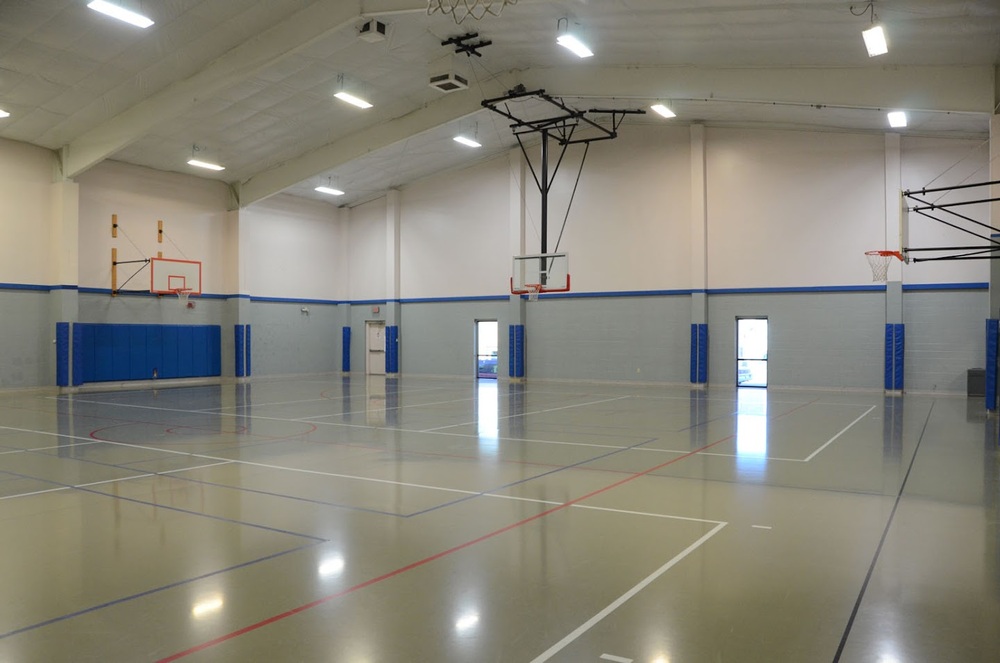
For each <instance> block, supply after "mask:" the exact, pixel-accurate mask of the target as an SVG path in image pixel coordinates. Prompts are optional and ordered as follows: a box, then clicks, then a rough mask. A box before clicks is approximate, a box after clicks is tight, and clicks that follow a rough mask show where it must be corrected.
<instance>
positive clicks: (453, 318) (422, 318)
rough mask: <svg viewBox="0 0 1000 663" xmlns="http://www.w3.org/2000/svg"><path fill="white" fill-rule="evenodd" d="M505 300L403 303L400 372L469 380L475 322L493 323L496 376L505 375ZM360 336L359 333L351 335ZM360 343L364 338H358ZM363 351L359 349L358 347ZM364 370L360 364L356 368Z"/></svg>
mask: <svg viewBox="0 0 1000 663" xmlns="http://www.w3.org/2000/svg"><path fill="white" fill-rule="evenodd" d="M508 310H509V304H508V302H507V301H506V300H502V301H501V300H496V301H478V302H476V301H473V302H427V303H413V304H403V305H402V307H401V314H400V324H399V345H400V351H399V363H400V366H399V368H400V372H402V373H404V374H406V373H420V374H424V375H465V376H469V377H473V376H474V374H475V369H476V362H475V354H476V347H475V324H476V320H497V321H498V330H497V335H498V340H499V351H498V353H497V354H498V356H497V374H498V375H500V376H505V375H507V373H508V370H507V366H508V347H507V346H508V341H507V333H508V332H507V329H508V325H509V319H508ZM355 333H360V334H364V330H363V329H362V330H361V332H355ZM359 339H360V341H361V344H362V346H363V344H364V337H363V336H360V337H359ZM362 349H363V347H362ZM358 370H362V371H363V370H364V364H360V365H359V366H358Z"/></svg>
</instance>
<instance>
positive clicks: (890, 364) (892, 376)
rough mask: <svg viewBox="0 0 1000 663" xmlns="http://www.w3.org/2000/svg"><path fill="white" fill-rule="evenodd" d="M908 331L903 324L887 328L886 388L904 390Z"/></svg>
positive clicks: (891, 324)
mask: <svg viewBox="0 0 1000 663" xmlns="http://www.w3.org/2000/svg"><path fill="white" fill-rule="evenodd" d="M905 349H906V331H905V328H904V326H903V325H902V324H894V323H888V324H886V326H885V380H884V382H885V388H886V390H895V391H902V390H903V367H904V366H905V365H906V364H905V361H906V353H905Z"/></svg>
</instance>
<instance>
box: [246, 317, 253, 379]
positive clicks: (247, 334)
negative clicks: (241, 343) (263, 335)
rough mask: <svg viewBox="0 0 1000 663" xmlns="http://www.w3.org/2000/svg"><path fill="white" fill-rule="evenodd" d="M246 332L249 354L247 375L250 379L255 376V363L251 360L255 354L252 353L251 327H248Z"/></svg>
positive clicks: (247, 354)
mask: <svg viewBox="0 0 1000 663" xmlns="http://www.w3.org/2000/svg"><path fill="white" fill-rule="evenodd" d="M246 330H247V333H246V349H247V353H246V366H247V369H246V373H247V377H250V376H251V375H252V374H253V363H252V362H251V361H250V360H251V358H252V357H253V353H252V352H251V351H250V325H247V326H246Z"/></svg>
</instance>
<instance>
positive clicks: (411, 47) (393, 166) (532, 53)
mask: <svg viewBox="0 0 1000 663" xmlns="http://www.w3.org/2000/svg"><path fill="white" fill-rule="evenodd" d="M117 1H118V2H119V4H122V5H123V6H126V7H128V8H131V9H134V10H136V11H140V12H141V13H143V14H145V15H147V16H149V17H150V18H152V19H153V20H154V21H156V23H155V25H154V26H153V27H151V28H149V29H147V30H141V29H138V28H134V27H132V26H129V25H126V24H124V23H120V22H117V21H114V20H111V19H108V18H106V17H104V16H102V15H100V14H97V13H96V12H93V11H91V10H89V9H88V8H87V7H86V2H87V0H0V109H4V110H6V111H8V112H10V113H11V117H9V118H6V119H0V137H4V138H8V139H11V140H17V141H23V142H27V143H32V144H35V145H39V146H43V147H46V148H50V149H52V150H59V151H60V155H61V162H62V167H63V172H64V174H65V175H66V176H69V177H74V176H76V175H78V174H79V173H81V172H83V171H84V170H86V169H87V168H89V167H91V166H92V165H93V164H95V163H99V162H100V161H101V160H104V159H114V160H119V161H123V162H127V163H132V164H137V165H142V166H148V167H151V168H157V169H160V170H167V171H179V172H192V173H194V174H197V175H199V176H203V177H208V178H213V179H219V180H222V181H225V182H227V183H230V184H232V185H233V190H234V194H235V195H236V196H237V198H238V200H239V204H241V205H247V204H250V203H252V202H254V201H256V200H259V199H261V198H264V197H267V196H269V195H273V194H275V193H278V192H284V193H288V194H292V195H297V196H305V197H311V198H318V199H323V200H327V201H329V202H331V203H332V204H348V205H353V204H357V203H360V202H363V201H365V200H370V199H372V198H374V197H377V196H378V195H381V194H382V193H383V192H384V191H385V190H386V189H388V188H391V187H398V186H402V185H405V184H406V183H408V182H412V181H414V180H416V179H419V178H421V177H425V176H427V175H430V174H433V173H435V172H439V171H442V170H447V169H453V168H458V167H461V166H463V165H464V164H466V163H469V162H471V161H475V160H480V159H483V158H486V157H488V156H491V155H493V154H497V153H499V152H503V151H505V150H508V149H510V148H511V147H512V146H514V145H516V143H515V141H514V139H513V137H512V136H511V132H510V130H509V128H508V124H509V122H508V121H507V120H506V119H504V118H502V117H500V116H498V115H496V114H494V113H491V112H489V111H487V110H484V109H482V106H481V103H480V102H481V101H482V100H483V99H484V98H487V97H497V96H501V95H503V94H504V93H505V92H506V91H507V90H508V89H510V88H512V87H513V86H515V85H517V84H524V85H526V87H528V89H537V88H544V89H546V90H547V91H548V92H549V93H550V94H553V95H556V96H559V97H561V98H563V99H564V100H565V101H566V102H567V103H568V104H570V105H572V106H574V107H577V108H580V109H589V108H595V107H599V108H646V107H648V105H649V104H650V103H651V102H653V101H655V100H658V99H665V100H669V101H670V102H671V104H672V106H673V107H674V110H675V111H676V112H677V114H678V117H677V118H675V119H673V120H669V122H673V123H676V124H686V123H691V122H704V123H706V124H708V125H709V126H750V127H784V128H803V129H812V130H825V131H838V130H840V131H873V132H882V131H885V130H886V122H885V110H887V109H892V108H903V109H906V110H908V111H910V116H911V118H910V126H909V127H908V128H907V129H906V131H907V132H913V133H921V134H929V135H953V136H974V137H986V135H987V134H988V127H989V115H990V113H991V112H992V111H993V109H994V106H995V103H996V96H995V92H994V73H995V71H996V69H995V67H996V65H998V64H1000V1H998V0H876V2H875V10H876V12H877V14H878V17H879V18H880V19H881V21H882V22H883V24H884V25H885V27H886V31H887V33H888V38H889V42H890V52H889V54H887V55H884V56H880V57H878V58H869V57H868V56H867V54H866V53H865V50H864V47H863V43H862V40H861V35H860V32H861V30H862V29H863V28H864V27H866V26H867V25H868V23H869V18H868V16H867V15H866V16H862V17H858V16H854V15H852V13H851V2H850V1H848V2H829V1H824V0H798V1H794V0H792V1H767V0H520V1H519V2H517V3H516V4H515V5H513V6H509V7H507V8H506V9H505V10H504V11H503V13H502V15H501V16H499V17H495V16H489V15H488V16H486V17H484V18H483V19H482V20H481V21H477V20H475V19H467V20H466V21H465V22H464V23H463V24H462V25H460V26H459V25H456V23H455V21H454V20H453V19H452V18H451V17H449V16H445V15H442V14H440V13H435V14H433V15H428V12H427V3H426V1H425V0H316V1H310V0H268V1H266V2H263V1H258V0H117ZM865 4H866V3H864V2H855V10H856V11H857V10H859V9H860V8H861V7H864V6H865ZM372 16H377V17H378V18H379V19H380V20H382V21H384V22H385V23H387V24H388V26H389V32H388V38H387V39H386V40H385V41H383V42H378V43H369V42H366V41H362V40H360V39H359V38H358V28H359V26H360V25H361V24H362V23H363V22H364V20H365V17H372ZM563 18H566V19H568V20H567V21H564V22H568V23H569V24H571V25H573V26H577V27H578V28H579V29H580V30H581V31H582V32H583V34H584V35H585V37H586V39H587V40H588V42H589V43H590V44H591V46H592V48H593V49H594V51H595V52H596V55H595V57H593V58H589V59H587V60H578V59H577V58H575V57H574V56H572V55H571V54H569V53H568V52H566V51H564V50H563V49H561V48H559V47H558V46H556V45H555V43H554V39H555V35H556V32H557V26H558V24H559V23H560V19H563ZM466 32H479V34H480V37H481V38H483V39H489V40H492V42H493V44H492V45H490V46H486V47H484V48H483V49H482V50H481V52H482V57H467V56H465V55H455V56H454V57H453V58H452V60H453V62H454V66H455V67H456V68H457V70H458V71H460V72H461V73H462V74H463V75H465V76H466V77H467V78H468V79H469V80H470V83H471V85H470V89H469V90H466V91H460V92H453V93H450V94H447V95H445V94H442V93H440V92H438V91H436V90H434V89H432V88H430V87H429V86H428V84H427V82H428V76H429V73H431V71H432V70H433V69H435V68H436V67H440V66H441V60H442V59H445V60H447V59H448V57H447V56H448V55H449V54H450V53H452V52H453V49H452V48H451V47H444V46H442V45H441V41H443V40H445V39H447V38H449V37H453V36H457V35H461V34H465V33H466ZM342 85H343V87H345V88H348V89H351V90H352V91H356V92H358V93H360V94H361V95H362V96H364V97H366V98H368V99H369V100H370V101H371V102H372V103H374V104H375V107H374V108H372V109H369V110H365V111H362V110H358V109H355V108H353V107H350V106H347V105H344V104H342V103H341V102H338V101H336V100H334V99H333V98H332V95H333V93H334V92H335V91H336V90H337V89H338V88H339V87H341V86H342ZM664 121H666V120H662V119H659V118H658V117H656V116H651V115H649V116H630V117H629V118H627V119H626V122H625V125H624V126H623V129H622V130H623V131H627V129H628V127H629V126H630V125H631V124H633V123H639V122H641V123H650V122H664ZM459 132H464V133H474V134H476V135H477V136H478V138H479V140H480V142H482V143H483V148H482V149H480V150H470V149H469V148H464V147H462V146H460V145H458V144H456V143H454V142H453V141H452V140H451V137H452V136H453V135H455V134H456V133H459ZM194 146H197V153H198V157H199V158H202V159H204V160H207V161H216V162H219V163H223V164H225V165H226V170H225V171H222V172H220V173H217V174H214V173H209V172H207V171H197V172H195V171H196V169H193V168H191V167H190V166H187V165H186V163H185V162H186V161H187V159H189V158H191V156H192V153H193V152H194V151H195V148H194ZM328 184H332V185H333V186H335V187H337V188H340V189H343V190H345V191H347V195H346V196H343V197H341V198H333V199H331V198H328V197H325V196H323V195H322V194H318V193H315V192H314V191H313V188H314V187H315V186H318V185H328Z"/></svg>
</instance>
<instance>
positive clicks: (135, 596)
mask: <svg viewBox="0 0 1000 663" xmlns="http://www.w3.org/2000/svg"><path fill="white" fill-rule="evenodd" d="M321 543H326V541H315V542H313V543H307V544H305V545H301V546H299V547H298V548H291V549H290V550H284V551H281V552H276V553H272V554H270V555H265V556H264V557H258V558H257V559H252V560H250V561H248V562H240V563H239V564H235V565H233V566H228V567H226V568H224V569H219V570H217V571H209V572H208V573H203V574H202V575H200V576H195V577H193V578H185V579H184V580H178V581H176V582H172V583H170V584H167V585H161V586H160V587H154V588H152V589H147V590H145V591H143V592H139V593H138V594H130V595H129V596H122V597H121V598H117V599H112V600H111V601H106V602H104V603H99V604H97V605H92V606H90V607H89V608H83V609H81V610H77V611H75V612H69V613H66V614H65V615H59V616H58V617H53V618H51V619H46V620H45V621H43V622H38V623H37V624H30V625H28V626H22V627H21V628H18V629H14V630H13V631H7V632H6V633H0V640H3V639H4V638H9V637H11V636H12V635H19V634H21V633H26V632H27V631H33V630H35V629H37V628H42V627H43V626H50V625H52V624H57V623H59V622H62V621H66V620H67V619H73V618H74V617H80V616H82V615H86V614H87V613H90V612H95V611H97V610H103V609H104V608H110V607H111V606H114V605H118V604H120V603H125V602H127V601H133V600H135V599H140V598H142V597H144V596H149V595H150V594H156V593H157V592H163V591H166V590H168V589H174V588H176V587H181V586H183V585H187V584H190V583H192V582H197V581H199V580H204V579H206V578H211V577H212V576H217V575H220V574H222V573H228V572H230V571H236V570H237V569H242V568H244V567H246V566H250V565H252V564H258V563H260V562H267V561H270V560H272V559H276V558H278V557H281V556H283V555H287V554H289V553H293V552H298V551H300V550H305V549H307V548H312V547H313V546H318V545H320V544H321Z"/></svg>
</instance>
